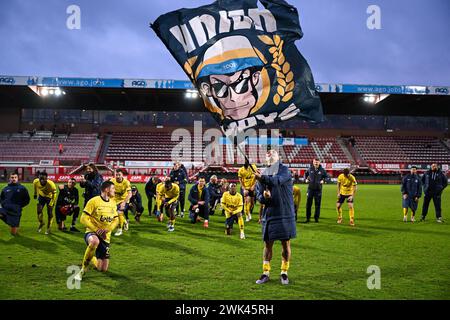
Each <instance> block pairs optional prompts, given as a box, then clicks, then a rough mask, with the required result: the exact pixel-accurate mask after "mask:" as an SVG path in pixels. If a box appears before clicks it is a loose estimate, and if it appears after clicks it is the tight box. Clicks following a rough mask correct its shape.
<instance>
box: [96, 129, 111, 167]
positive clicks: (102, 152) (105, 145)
mask: <svg viewBox="0 0 450 320" xmlns="http://www.w3.org/2000/svg"><path fill="white" fill-rule="evenodd" d="M111 138H112V135H111V134H105V136H104V137H103V144H102V146H101V148H100V154H99V156H98V163H103V162H105V158H106V154H107V152H108V148H109V144H110V143H111Z"/></svg>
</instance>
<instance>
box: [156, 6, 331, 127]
mask: <svg viewBox="0 0 450 320" xmlns="http://www.w3.org/2000/svg"><path fill="white" fill-rule="evenodd" d="M260 2H261V3H262V4H263V6H264V7H265V9H260V8H258V6H257V1H256V0H218V1H216V2H214V3H212V4H210V5H207V6H202V7H199V8H194V9H180V10H177V11H174V12H170V13H167V14H165V15H162V16H160V17H159V18H158V19H157V20H156V21H155V22H154V23H153V24H152V28H153V30H154V31H155V32H156V34H157V35H158V36H159V37H160V38H161V40H162V41H163V42H164V44H165V45H166V46H167V48H168V49H169V51H170V52H171V53H172V55H173V56H174V57H175V59H176V60H177V62H178V63H179V64H180V65H181V66H182V67H183V69H184V71H185V72H186V74H187V75H188V76H189V78H190V79H191V81H192V83H193V84H194V86H195V87H196V88H197V89H198V91H199V93H200V95H201V97H202V99H203V101H204V104H205V107H206V108H207V109H208V110H209V111H210V112H211V113H212V114H213V115H214V117H215V118H216V120H217V121H218V122H219V124H220V125H221V126H222V127H223V129H224V130H238V131H242V130H245V129H247V128H250V127H254V126H259V125H263V124H269V123H273V122H275V121H284V120H288V119H291V118H293V117H295V116H300V117H302V118H304V119H308V120H312V121H321V120H322V117H323V114H322V106H321V103H320V99H319V96H318V95H317V92H316V91H315V84H314V79H313V77H312V74H311V70H310V68H309V66H308V64H307V62H306V60H305V59H304V58H303V57H302V55H301V54H300V52H299V51H298V49H297V48H296V46H295V44H294V42H295V40H297V39H300V38H301V37H302V36H303V33H302V31H301V28H300V24H299V21H298V13H297V10H296V9H295V8H294V7H293V6H291V5H289V4H287V3H286V2H285V1H284V0H272V1H266V0H261V1H260Z"/></svg>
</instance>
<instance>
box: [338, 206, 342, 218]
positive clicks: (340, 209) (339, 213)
mask: <svg viewBox="0 0 450 320" xmlns="http://www.w3.org/2000/svg"><path fill="white" fill-rule="evenodd" d="M337 212H338V217H339V218H342V207H340V208H338V209H337Z"/></svg>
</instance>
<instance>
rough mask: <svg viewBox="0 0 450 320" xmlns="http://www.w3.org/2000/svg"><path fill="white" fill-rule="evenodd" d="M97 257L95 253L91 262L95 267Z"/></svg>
mask: <svg viewBox="0 0 450 320" xmlns="http://www.w3.org/2000/svg"><path fill="white" fill-rule="evenodd" d="M97 262H98V261H97V257H96V256H95V255H94V256H93V257H92V259H91V264H92V265H93V266H94V268H95V269H97Z"/></svg>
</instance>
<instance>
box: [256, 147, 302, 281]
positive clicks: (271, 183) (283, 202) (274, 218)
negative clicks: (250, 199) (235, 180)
mask: <svg viewBox="0 0 450 320" xmlns="http://www.w3.org/2000/svg"><path fill="white" fill-rule="evenodd" d="M266 158H267V163H268V164H269V165H270V167H269V168H268V169H267V170H266V171H265V172H264V174H263V175H262V174H261V173H259V172H255V176H256V179H257V180H258V183H257V184H256V198H257V199H258V201H259V202H260V203H261V205H264V209H263V212H262V217H261V224H262V234H263V241H264V254H263V256H264V257H263V274H262V275H261V277H260V278H259V279H258V280H257V281H256V283H257V284H262V283H265V282H267V281H268V280H269V273H270V260H271V259H272V247H273V243H274V241H275V240H280V241H281V246H282V251H281V256H282V261H281V283H282V284H288V283H289V280H288V276H287V273H288V270H289V262H290V259H291V242H290V240H291V239H293V238H295V237H296V235H297V230H296V225H295V211H294V197H293V196H292V192H293V183H292V178H291V173H290V172H289V169H288V167H286V166H285V165H283V164H282V163H281V162H280V160H279V156H278V153H277V152H276V151H275V150H270V151H269V152H268V153H267V156H266Z"/></svg>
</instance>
